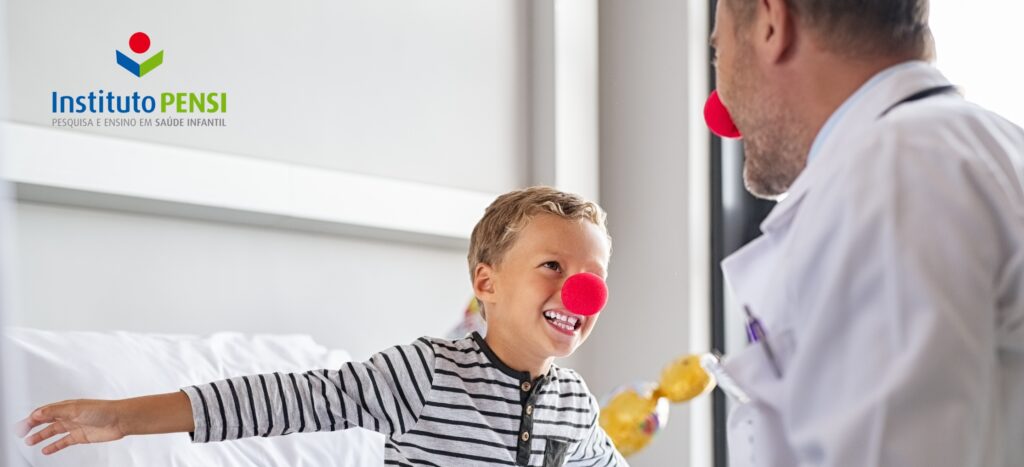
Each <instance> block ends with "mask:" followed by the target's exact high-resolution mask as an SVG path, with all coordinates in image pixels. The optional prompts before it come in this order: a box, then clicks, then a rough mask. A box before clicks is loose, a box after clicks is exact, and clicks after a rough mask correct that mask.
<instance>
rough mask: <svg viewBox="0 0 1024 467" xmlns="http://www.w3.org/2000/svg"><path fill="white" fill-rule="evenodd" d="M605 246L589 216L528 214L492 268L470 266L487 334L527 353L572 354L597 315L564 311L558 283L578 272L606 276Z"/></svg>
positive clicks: (603, 236)
mask: <svg viewBox="0 0 1024 467" xmlns="http://www.w3.org/2000/svg"><path fill="white" fill-rule="evenodd" d="M609 250H610V245H609V240H608V238H607V236H606V234H605V233H604V231H602V230H601V228H600V227H598V226H596V225H594V224H593V223H592V222H590V221H587V220H566V219H562V218H561V217H558V216H555V215H552V214H538V215H536V216H534V217H533V218H532V219H531V220H530V221H529V222H528V223H527V225H526V227H525V228H524V229H523V230H522V231H521V232H520V233H519V238H518V239H517V240H516V242H515V243H514V244H513V245H512V247H511V248H509V250H508V251H507V252H505V256H504V258H502V260H501V262H500V263H499V265H498V266H497V267H496V268H494V267H491V266H490V265H486V264H481V265H479V266H478V267H477V269H476V272H477V275H476V280H475V281H474V288H475V289H476V292H477V297H479V298H480V299H481V300H483V302H484V303H485V306H486V310H487V333H488V338H500V339H501V340H502V341H504V342H506V343H509V344H511V343H515V346H516V347H517V350H519V351H522V352H525V353H529V354H531V355H530V357H536V358H541V359H544V358H550V357H565V356H568V355H570V354H572V352H573V351H574V350H576V347H578V346H579V345H580V344H582V343H583V341H585V340H586V339H587V336H589V335H590V331H591V330H592V329H593V328H594V324H595V323H597V317H598V315H596V314H595V315H591V316H582V315H577V314H574V313H572V312H570V311H569V310H567V309H566V308H565V306H564V305H563V304H562V293H561V292H562V284H563V283H564V282H565V279H566V278H568V277H569V276H571V275H573V274H577V273H580V272H590V273H593V274H597V275H598V276H601V277H602V278H604V277H606V275H607V267H608V259H609V253H610V252H609ZM558 318H565V319H558ZM495 334H497V335H495Z"/></svg>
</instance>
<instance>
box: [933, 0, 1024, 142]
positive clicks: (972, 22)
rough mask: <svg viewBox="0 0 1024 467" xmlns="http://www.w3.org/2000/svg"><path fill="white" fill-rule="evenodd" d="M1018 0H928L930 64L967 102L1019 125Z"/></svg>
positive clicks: (1023, 92)
mask: <svg viewBox="0 0 1024 467" xmlns="http://www.w3.org/2000/svg"><path fill="white" fill-rule="evenodd" d="M1022 17H1024V2H1019V1H1008V0H973V1H970V2H965V1H963V0H932V1H931V26H932V33H933V34H934V35H935V45H936V50H937V52H938V54H937V55H938V60H937V62H936V65H937V66H938V67H939V69H940V70H942V72H943V73H944V74H945V75H946V77H947V78H949V79H950V81H952V82H953V84H956V85H957V86H960V87H961V88H962V90H963V91H964V94H965V95H966V97H967V99H968V100H971V101H973V102H976V103H978V104H980V105H981V106H983V107H986V108H988V109H990V110H993V111H995V112H996V113H999V114H1000V115H1002V116H1004V117H1006V118H1008V119H1010V120H1011V121H1013V122H1014V123H1016V124H1017V125H1020V126H1024V60H1022V58H1021V57H1022V55H1021V51H1020V44H1021V36H1020V34H1021V22H1020V21H1021V18H1022Z"/></svg>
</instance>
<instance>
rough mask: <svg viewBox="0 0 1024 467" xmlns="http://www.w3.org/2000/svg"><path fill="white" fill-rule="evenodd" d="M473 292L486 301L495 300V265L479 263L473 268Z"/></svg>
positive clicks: (491, 301)
mask: <svg viewBox="0 0 1024 467" xmlns="http://www.w3.org/2000/svg"><path fill="white" fill-rule="evenodd" d="M473 293H474V294H475V295H476V298H478V299H479V300H480V301H482V302H484V303H493V302H494V267H492V266H491V265H490V264H487V263H479V264H477V265H476V269H474V270H473Z"/></svg>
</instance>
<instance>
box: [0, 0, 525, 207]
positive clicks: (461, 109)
mask: <svg viewBox="0 0 1024 467" xmlns="http://www.w3.org/2000/svg"><path fill="white" fill-rule="evenodd" d="M8 3H9V12H8V16H7V20H6V23H5V25H4V30H5V32H6V34H7V35H8V37H9V38H10V43H11V45H12V47H11V51H10V61H9V64H10V67H11V70H13V73H12V75H11V79H10V85H11V89H14V90H16V92H14V93H12V95H11V97H12V99H11V112H12V116H13V119H14V120H15V121H18V122H23V123H34V124H39V125H44V126H49V125H50V121H51V118H52V117H53V115H51V114H50V93H51V91H59V92H61V93H66V94H71V93H75V94H85V93H88V92H89V91H95V90H99V89H103V90H105V91H111V90H113V91H117V92H119V93H130V92H131V91H133V90H138V91H139V92H140V93H153V94H155V93H159V92H163V91H169V92H176V91H182V92H186V91H196V92H200V91H225V92H228V95H229V101H228V113H227V114H226V117H227V119H228V124H229V127H228V128H207V129H200V128H182V129H175V128H131V129H118V128H106V129H93V130H89V129H86V130H85V131H94V132H97V133H103V134H108V135H113V136H120V137H125V138H132V139H140V140H146V141H152V142H158V143H164V144H170V145H180V146H187V147H192V148H198V149H204V150H210V151H215V152H224V153H234V154H241V155H248V156H253V157H260V158H267V159H275V160H281V161H284V162H290V163H296V164H306V165H312V166H318V167H324V168H331V169H338V170H345V171H350V172H357V173H364V174H370V175H379V176H385V177H393V178H398V179H403V180H412V181H420V182H426V183H433V184H438V185H445V186H452V187H460V188H467V189H473V190H478V191H486V192H492V191H493V192H502V191H506V190H509V189H512V188H514V187H516V186H520V185H522V184H524V183H526V177H527V171H528V170H529V167H528V165H527V164H526V159H525V158H524V157H523V156H524V155H525V152H526V151H527V150H528V149H527V147H528V143H527V140H526V136H527V128H526V125H527V112H528V110H529V109H528V107H527V105H528V98H527V97H528V96H527V94H526V92H527V90H528V82H527V79H526V76H527V75H526V73H527V70H526V66H527V64H526V62H525V60H526V59H527V58H528V57H527V52H526V48H527V47H528V44H529V42H528V37H527V35H528V32H529V31H528V28H527V26H528V24H527V22H526V18H525V15H526V13H525V7H526V3H525V2H518V1H516V0H485V1H480V0H431V1H429V2H415V1H406V0H345V1H327V0H318V1H306V2H298V3H281V2H270V1H256V2H248V1H219V2H206V1H201V0H184V1H176V2H173V3H170V4H155V3H150V2H135V1H130V0H98V1H89V2H79V1H73V0H43V1H39V0H10V1H9V2H8ZM136 31H144V32H146V33H147V34H149V36H150V37H151V39H152V40H153V44H152V50H153V51H155V50H160V49H163V50H164V52H165V53H164V63H163V65H162V66H160V67H159V68H157V69H156V70H154V71H153V72H151V73H150V74H148V75H146V76H144V77H143V78H141V79H140V78H137V77H135V76H133V75H131V74H130V73H128V72H126V71H125V70H123V69H121V68H119V67H118V66H117V65H116V64H115V63H114V50H115V49H119V50H122V51H125V52H127V51H128V48H127V47H128V38H129V37H130V36H131V34H133V33H134V32H136Z"/></svg>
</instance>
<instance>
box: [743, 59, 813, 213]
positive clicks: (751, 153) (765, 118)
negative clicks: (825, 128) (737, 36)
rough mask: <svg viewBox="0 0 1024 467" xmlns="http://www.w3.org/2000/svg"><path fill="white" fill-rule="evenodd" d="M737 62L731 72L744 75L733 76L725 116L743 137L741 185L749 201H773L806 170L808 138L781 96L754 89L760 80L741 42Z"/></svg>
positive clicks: (809, 139)
mask: <svg viewBox="0 0 1024 467" xmlns="http://www.w3.org/2000/svg"><path fill="white" fill-rule="evenodd" d="M736 62H737V63H736V64H737V65H738V66H736V67H735V68H734V69H735V70H737V71H739V70H744V71H743V72H738V73H733V79H732V80H730V81H731V83H728V89H731V90H732V92H731V93H730V94H732V96H733V98H732V99H730V102H729V104H730V112H731V113H732V115H733V118H734V119H735V122H736V125H737V126H738V127H739V128H740V131H742V132H743V149H744V153H745V160H744V163H743V182H744V184H745V185H746V188H747V191H749V192H750V193H751V194H753V195H754V196H757V197H759V198H765V199H777V198H778V197H779V195H781V194H783V193H785V192H786V191H787V190H789V187H790V186H791V185H792V184H793V181H794V180H796V178H797V176H799V175H800V172H802V171H803V169H804V167H805V166H806V164H807V153H808V151H809V150H810V143H811V141H812V138H813V135H808V134H807V133H808V132H807V131H804V130H801V126H800V125H799V122H798V121H797V120H796V118H795V117H794V116H793V115H792V114H791V113H790V112H788V111H787V108H786V106H785V104H784V103H783V102H782V99H781V96H778V95H777V94H774V93H771V92H767V91H765V90H764V89H758V84H759V82H761V81H763V80H762V77H761V76H759V73H758V70H757V68H756V67H755V66H754V64H753V63H754V57H753V47H752V46H750V45H749V44H743V43H742V41H741V44H740V47H739V48H738V50H737V55H736Z"/></svg>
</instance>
